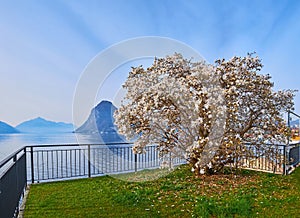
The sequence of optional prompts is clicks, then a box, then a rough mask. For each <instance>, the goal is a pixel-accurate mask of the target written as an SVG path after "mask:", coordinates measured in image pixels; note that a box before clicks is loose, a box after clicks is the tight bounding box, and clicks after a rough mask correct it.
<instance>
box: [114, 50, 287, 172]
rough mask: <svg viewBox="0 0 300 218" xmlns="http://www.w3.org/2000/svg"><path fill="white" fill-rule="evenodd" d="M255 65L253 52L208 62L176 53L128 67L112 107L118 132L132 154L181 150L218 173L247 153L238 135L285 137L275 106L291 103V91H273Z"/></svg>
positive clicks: (245, 138)
mask: <svg viewBox="0 0 300 218" xmlns="http://www.w3.org/2000/svg"><path fill="white" fill-rule="evenodd" d="M261 67H262V65H261V61H260V60H259V59H258V58H256V57H255V58H254V57H252V56H251V55H248V56H247V57H245V58H239V57H234V58H232V59H231V60H229V61H225V60H218V61H217V62H216V66H212V65H209V64H207V63H205V62H204V61H199V62H192V61H191V60H187V59H184V58H183V57H182V55H180V54H175V55H173V56H167V57H165V58H156V59H155V60H154V63H153V65H152V66H150V67H149V68H147V69H144V68H143V67H142V66H140V67H135V68H132V70H131V72H130V73H129V76H128V78H127V81H126V82H125V84H124V88H125V89H126V90H127V93H126V97H125V103H122V105H121V107H120V108H119V109H118V110H117V111H116V112H115V120H116V125H117V127H118V131H119V132H120V133H121V134H123V135H125V136H126V138H127V139H135V142H134V148H133V149H134V152H136V153H141V152H144V148H145V146H147V145H149V144H157V145H158V149H159V151H160V155H161V156H162V157H163V156H164V155H166V154H169V153H171V154H172V155H175V156H181V157H184V158H186V159H187V161H188V162H189V163H190V164H191V165H192V167H193V170H194V171H195V172H196V173H211V172H216V171H218V170H220V169H221V168H222V167H223V166H224V165H225V164H227V163H230V162H232V160H233V159H236V158H237V157H240V156H242V155H244V154H245V153H246V150H247V149H245V147H243V143H244V142H250V143H252V144H253V145H256V144H263V143H264V142H266V141H267V140H268V141H269V142H270V141H272V140H277V141H280V140H283V134H284V132H285V131H286V128H285V125H284V121H283V119H282V118H281V116H280V112H281V111H284V110H287V109H290V108H291V107H292V106H293V102H292V99H293V92H291V91H285V92H274V91H272V86H273V84H272V83H271V82H270V81H269V80H270V76H269V75H259V74H258V73H257V71H260V69H261ZM258 139H259V140H258ZM258 141H259V143H257V142H258Z"/></svg>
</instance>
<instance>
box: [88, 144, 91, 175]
mask: <svg viewBox="0 0 300 218" xmlns="http://www.w3.org/2000/svg"><path fill="white" fill-rule="evenodd" d="M88 177H89V178H90V177H91V145H88Z"/></svg>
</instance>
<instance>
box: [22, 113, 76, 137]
mask: <svg viewBox="0 0 300 218" xmlns="http://www.w3.org/2000/svg"><path fill="white" fill-rule="evenodd" d="M16 129H17V130H19V131H20V132H24V133H63V132H72V131H74V127H73V124H70V123H63V122H53V121H49V120H45V119H43V118H41V117H38V118H35V119H32V120H28V121H25V122H23V123H21V124H19V125H18V126H16Z"/></svg>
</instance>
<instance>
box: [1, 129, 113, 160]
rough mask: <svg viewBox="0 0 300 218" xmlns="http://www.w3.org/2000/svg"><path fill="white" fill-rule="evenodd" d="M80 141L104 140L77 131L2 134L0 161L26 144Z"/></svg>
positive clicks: (94, 141) (99, 141)
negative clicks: (76, 132)
mask: <svg viewBox="0 0 300 218" xmlns="http://www.w3.org/2000/svg"><path fill="white" fill-rule="evenodd" d="M106 139H107V138H106ZM108 141H109V140H108ZM111 141H113V139H112V140H111ZM78 143H80V144H98V143H103V141H101V139H99V138H97V137H94V136H90V135H82V134H75V133H55V134H54V133H53V134H29V133H28V134H0V161H2V160H3V159H5V158H6V157H7V156H9V155H10V154H12V153H13V152H15V151H17V150H18V149H19V148H22V147H23V146H26V145H44V144H46V145H53V144H56V145H58V144H78Z"/></svg>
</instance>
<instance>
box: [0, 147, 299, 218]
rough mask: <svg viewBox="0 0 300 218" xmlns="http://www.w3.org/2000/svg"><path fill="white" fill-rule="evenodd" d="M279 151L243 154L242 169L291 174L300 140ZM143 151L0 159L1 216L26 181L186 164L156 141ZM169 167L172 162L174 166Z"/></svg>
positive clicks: (14, 209) (71, 151)
mask: <svg viewBox="0 0 300 218" xmlns="http://www.w3.org/2000/svg"><path fill="white" fill-rule="evenodd" d="M271 148H272V149H275V151H276V152H270V153H268V152H265V151H262V150H260V149H256V148H251V150H250V152H249V155H247V156H245V157H242V159H240V160H239V161H240V163H242V165H241V167H243V168H249V169H255V170H263V171H267V172H270V173H282V174H286V172H285V169H286V170H287V173H289V169H290V168H291V167H292V166H296V165H297V164H299V163H300V160H299V156H300V144H299V143H298V144H289V145H288V146H287V145H274V146H273V147H271ZM145 151H146V152H145V153H142V154H134V153H133V151H132V144H131V143H115V144H70V145H35V146H26V147H23V148H21V149H20V150H18V151H17V152H15V153H14V154H12V155H10V156H9V157H8V158H6V159H5V160H4V161H2V162H1V163H0V175H1V177H0V211H1V217H2V216H3V217H15V216H16V215H17V214H18V210H19V205H20V201H21V200H22V196H23V193H24V190H25V187H26V185H27V182H28V183H39V182H47V181H57V180H66V179H70V178H87V177H94V176H100V175H105V174H117V173H123V172H136V171H139V170H142V169H150V168H158V167H160V166H161V163H162V161H166V162H169V163H168V164H170V165H179V164H183V163H186V160H185V159H182V158H174V157H172V156H171V155H170V156H169V157H164V158H167V160H166V159H163V160H162V159H161V157H160V156H159V152H158V150H157V147H156V146H155V145H151V146H147V147H146V148H145ZM170 165H169V166H170Z"/></svg>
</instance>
